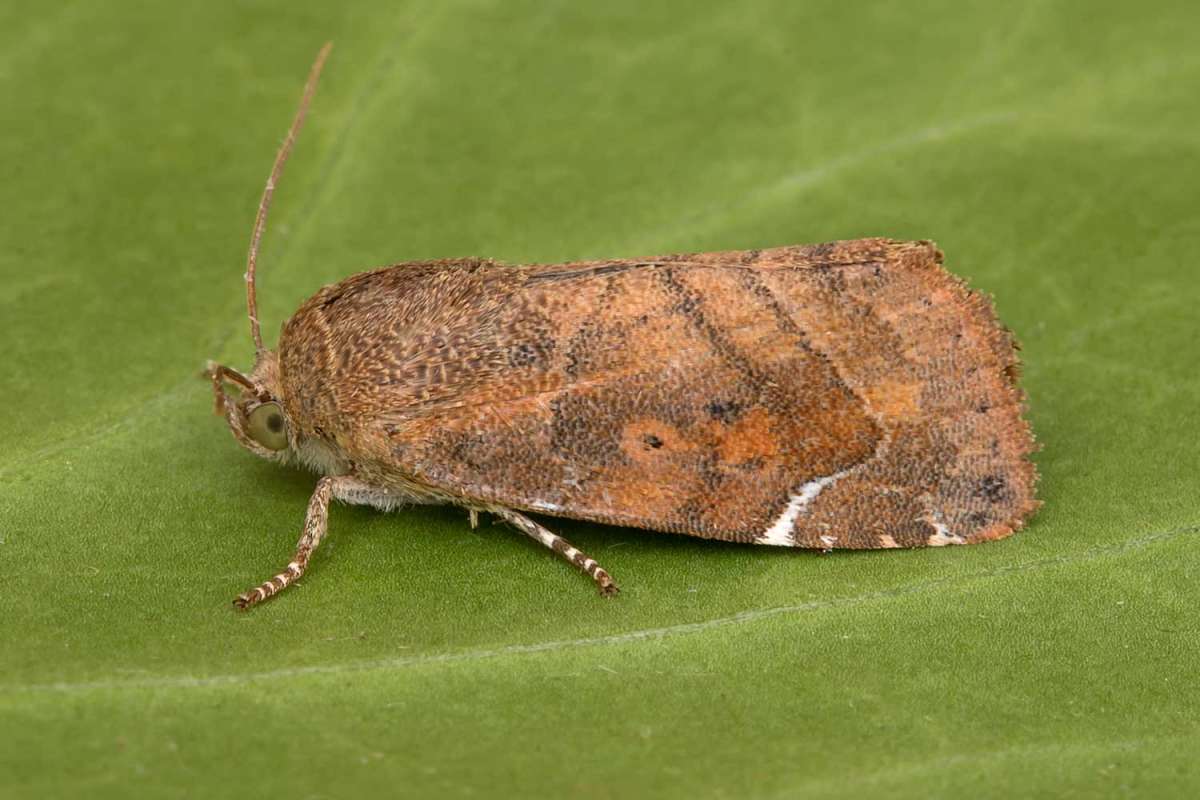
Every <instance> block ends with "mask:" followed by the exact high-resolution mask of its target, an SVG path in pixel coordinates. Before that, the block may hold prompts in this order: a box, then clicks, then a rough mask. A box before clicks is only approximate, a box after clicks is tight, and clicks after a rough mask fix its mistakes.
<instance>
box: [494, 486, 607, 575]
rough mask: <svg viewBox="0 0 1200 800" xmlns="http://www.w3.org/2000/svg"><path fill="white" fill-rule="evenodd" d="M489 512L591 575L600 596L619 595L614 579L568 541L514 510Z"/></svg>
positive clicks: (495, 508) (496, 508)
mask: <svg viewBox="0 0 1200 800" xmlns="http://www.w3.org/2000/svg"><path fill="white" fill-rule="evenodd" d="M488 511H490V512H492V513H493V514H495V515H496V516H498V517H500V518H501V519H503V520H504V521H505V522H508V523H510V524H511V525H513V526H514V527H516V528H517V530H519V531H520V532H521V533H523V534H525V535H526V536H528V537H529V538H531V539H536V540H537V541H539V542H541V543H542V544H544V545H546V547H549V548H550V549H551V550H553V551H554V552H555V553H558V555H559V556H561V557H562V558H563V559H565V560H566V561H569V562H570V563H572V564H574V565H575V566H576V567H577V568H579V569H580V570H581V571H583V572H585V573H587V574H588V575H590V576H591V578H592V580H594V581H595V582H596V586H597V587H598V588H599V589H600V594H601V595H603V596H604V597H612V596H613V595H615V594H616V593H617V585H616V584H615V583H613V579H612V578H610V577H609V576H608V573H607V572H605V571H604V570H603V569H602V568H601V566H600V565H599V564H597V563H596V562H595V561H593V560H592V559H591V558H589V557H588V556H586V555H584V554H583V553H581V552H579V550H577V549H575V547H573V546H572V545H571V543H570V542H568V541H567V540H566V539H564V538H562V537H561V536H559V535H558V534H556V533H551V532H550V531H548V530H546V529H545V528H543V527H542V526H541V525H538V524H537V523H536V522H534V521H533V520H531V519H530V518H529V517H527V516H525V515H524V514H518V513H517V512H516V511H513V510H512V509H509V508H502V507H500V506H492V507H490V508H488Z"/></svg>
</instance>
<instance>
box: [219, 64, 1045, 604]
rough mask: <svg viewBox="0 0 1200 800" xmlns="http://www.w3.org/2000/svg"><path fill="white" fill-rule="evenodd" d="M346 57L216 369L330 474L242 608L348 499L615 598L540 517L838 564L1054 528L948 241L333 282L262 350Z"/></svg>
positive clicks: (982, 300) (428, 268) (291, 573)
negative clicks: (284, 218)
mask: <svg viewBox="0 0 1200 800" xmlns="http://www.w3.org/2000/svg"><path fill="white" fill-rule="evenodd" d="M328 53H329V45H326V46H325V48H323V49H322V50H321V52H320V54H319V55H318V57H317V60H316V62H315V63H314V65H313V67H312V71H311V73H310V75H309V78H308V81H307V83H306V85H305V88H304V93H303V96H302V99H301V101H300V106H299V109H298V111H297V113H296V116H295V119H294V121H293V123H292V125H291V128H290V129H289V131H288V134H287V137H286V139H285V140H284V142H283V145H282V146H281V148H280V151H279V154H278V156H277V157H276V160H275V164H274V166H273V167H272V170H271V174H270V177H269V178H268V180H267V185H266V189H265V191H264V193H263V196H262V201H261V203H260V206H259V210H258V215H257V218H256V220H255V224H254V230H253V234H252V236H251V244H250V251H249V256H248V264H247V269H246V274H245V280H246V299H247V308H248V314H249V319H250V331H251V336H252V337H253V340H254V347H255V361H254V368H253V370H252V371H251V372H249V373H243V372H239V371H237V370H235V369H232V368H230V367H227V366H224V365H218V364H214V363H211V362H210V364H209V368H208V370H207V375H208V377H209V378H210V379H211V381H212V387H213V392H214V396H215V403H216V411H217V413H218V414H221V415H223V416H224V417H225V420H226V422H227V423H228V425H229V429H230V430H231V431H232V432H233V435H234V437H235V438H236V439H237V441H238V442H239V443H240V444H241V445H242V446H243V447H245V448H246V449H247V450H249V451H250V452H252V453H254V454H256V455H259V456H262V457H264V458H267V459H271V460H273V461H277V462H280V463H296V464H300V465H303V466H307V467H310V468H311V469H313V470H315V471H316V472H317V473H318V474H319V475H320V476H321V477H320V479H319V480H318V481H317V485H316V490H315V491H314V492H313V495H312V499H311V500H310V501H309V504H308V512H307V515H306V517H305V520H304V528H303V533H302V535H301V537H300V540H299V542H298V544H297V546H296V551H295V555H294V556H293V558H292V560H291V561H290V562H289V563H288V565H287V567H286V568H285V569H284V570H282V571H281V572H279V573H278V574H277V575H275V576H274V577H272V578H271V579H270V580H268V581H266V582H264V583H262V584H261V585H259V586H257V587H255V588H253V589H251V590H249V591H247V592H245V593H243V594H241V595H239V596H238V598H237V599H236V600H235V601H234V602H235V604H236V605H237V606H238V607H240V608H246V607H249V606H252V605H254V604H256V603H258V602H261V601H263V600H266V599H267V598H269V597H271V596H273V595H275V594H277V593H278V592H280V591H281V590H283V589H284V588H285V587H287V586H288V585H289V584H291V583H293V582H295V581H296V580H297V579H298V578H300V577H301V576H302V575H303V574H304V572H305V569H306V567H307V566H308V563H309V560H310V558H311V556H312V553H313V551H314V549H315V548H316V547H317V545H318V544H319V543H320V541H321V539H322V537H323V536H324V535H325V532H326V527H327V517H328V511H329V505H330V502H331V500H332V499H337V500H340V501H342V502H345V503H358V504H366V505H370V506H375V507H378V508H380V509H388V510H390V509H396V508H399V507H400V506H403V505H405V504H409V503H445V504H451V505H455V506H459V507H461V508H463V509H465V510H466V511H467V512H468V514H469V517H470V522H471V524H472V526H474V525H475V524H476V522H477V519H478V515H479V514H480V513H481V512H483V513H488V514H492V515H495V516H496V517H499V518H500V519H502V520H504V521H506V522H507V523H509V524H511V525H512V526H514V527H515V528H516V529H517V530H519V531H521V532H522V533H524V534H526V535H528V536H530V537H531V538H533V539H535V540H537V541H538V542H541V543H542V544H543V545H545V546H546V547H548V548H550V549H551V550H552V551H553V552H554V553H557V554H558V555H559V556H560V557H562V558H564V559H565V560H567V561H568V562H570V563H571V564H573V565H575V566H576V567H577V568H578V569H580V570H582V571H583V572H584V573H586V574H587V575H589V576H590V577H591V578H592V580H594V581H595V583H596V585H597V587H598V588H599V590H600V592H601V593H602V594H605V595H610V594H614V593H615V592H616V591H617V586H616V584H615V583H614V582H613V580H612V578H611V577H610V576H609V574H608V572H607V571H605V570H604V569H603V568H601V566H600V565H599V564H598V563H597V562H596V561H595V560H594V559H592V558H590V557H589V556H587V555H585V554H584V553H582V552H580V551H579V550H578V549H577V548H575V547H574V546H572V545H571V544H570V543H569V542H567V541H565V540H564V539H563V538H562V537H560V536H558V535H556V534H555V533H553V532H551V531H550V530H548V529H547V528H546V527H544V526H543V525H542V523H541V522H539V521H537V520H535V519H534V518H533V517H531V516H530V514H531V513H536V514H539V515H549V516H556V517H568V518H572V519H580V520H592V521H595V522H601V523H607V524H611V525H621V526H631V527H636V528H643V529H649V530H654V531H664V532H669V533H677V534H686V535H689V536H697V537H702V538H708V539H719V540H725V541H731V542H743V543H754V544H763V545H778V546H784V547H798V548H814V549H819V550H832V549H836V548H851V549H865V548H904V547H924V546H937V545H949V544H969V543H973V542H980V541H985V540H989V539H997V538H1000V537H1003V536H1007V535H1008V534H1010V533H1012V532H1013V531H1014V530H1016V529H1018V528H1020V527H1021V526H1022V524H1023V522H1024V521H1025V519H1026V518H1027V517H1028V516H1029V515H1030V514H1031V513H1032V512H1033V511H1034V510H1035V509H1036V507H1037V505H1038V503H1037V501H1036V500H1035V499H1034V483H1035V480H1036V473H1035V469H1034V466H1033V464H1032V462H1031V461H1030V459H1029V456H1030V454H1031V452H1032V451H1033V450H1034V441H1033V436H1032V434H1031V431H1030V427H1029V425H1028V424H1027V423H1026V421H1025V420H1024V418H1023V413H1024V396H1023V394H1022V392H1021V390H1020V389H1019V388H1018V385H1017V373H1018V360H1017V356H1016V352H1015V351H1016V346H1015V342H1014V340H1013V337H1012V336H1011V334H1010V333H1009V332H1008V330H1007V329H1005V328H1004V327H1003V326H1002V325H1000V323H999V322H998V321H997V319H996V316H995V313H994V312H993V309H992V305H991V302H990V300H989V299H988V298H987V297H986V296H984V295H982V294H979V293H977V292H974V291H972V290H971V289H969V288H968V287H967V286H966V285H965V284H964V283H963V282H962V281H961V280H959V279H958V278H956V277H954V276H952V275H951V274H949V273H948V272H946V271H945V270H944V269H943V268H942V266H941V263H942V254H941V253H940V252H939V251H938V249H937V248H936V247H935V246H934V245H933V244H932V243H930V242H925V241H918V242H903V241H892V240H888V239H860V240H855V241H842V242H832V243H826V244H817V245H806V246H794V247H776V248H772V249H764V250H748V251H734V252H722V253H699V254H692V255H669V256H656V257H653V258H637V259H613V260H604V261H587V262H579V263H570V264H549V265H520V266H506V265H502V264H499V263H496V262H493V261H489V260H486V259H455V260H445V261H422V262H415V263H405V264H397V265H395V266H390V267H385V268H383V269H376V270H373V271H370V272H363V273H360V274H357V275H353V276H351V277H349V278H346V279H345V280H343V281H341V282H340V283H336V284H334V285H331V286H326V287H324V288H323V289H321V290H320V291H318V292H317V293H316V294H315V295H313V296H312V297H311V298H309V299H308V300H307V301H306V302H305V303H304V304H303V305H302V306H301V307H300V309H299V310H298V311H296V313H295V314H294V315H293V316H292V317H291V318H290V319H288V320H287V321H286V322H285V323H284V325H283V327H282V331H281V333H280V336H279V341H278V345H277V346H276V348H275V349H274V350H270V349H268V348H267V347H266V346H265V345H264V343H263V339H262V334H261V331H260V325H259V320H258V311H257V304H256V299H255V264H256V260H257V256H258V250H259V243H260V240H261V237H262V233H263V230H264V227H265V224H266V217H267V211H268V209H269V207H270V203H271V197H272V194H273V192H274V189H275V186H276V183H277V182H278V179H279V176H280V174H281V172H282V169H283V166H284V164H285V162H286V160H287V157H288V154H289V153H290V152H291V149H292V146H293V144H294V142H295V138H296V135H297V134H298V132H299V129H300V127H301V125H302V123H303V121H304V117H305V113H306V111H307V109H308V106H309V103H310V101H311V99H312V95H313V92H314V91H315V88H316V83H317V79H318V77H319V74H320V71H321V68H322V65H323V64H324V62H325V59H326V57H327V55H328Z"/></svg>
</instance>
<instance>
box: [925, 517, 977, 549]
mask: <svg viewBox="0 0 1200 800" xmlns="http://www.w3.org/2000/svg"><path fill="white" fill-rule="evenodd" d="M929 524H930V525H932V526H933V530H934V531H935V533H931V534H930V535H929V538H928V539H927V540H926V544H928V545H929V546H930V547H945V546H946V545H948V544H966V543H967V541H966V539H964V538H963V537H961V536H959V535H958V534H956V533H951V532H950V529H949V528H947V527H946V523H944V522H931V523H929Z"/></svg>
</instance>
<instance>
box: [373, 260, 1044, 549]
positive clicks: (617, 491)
mask: <svg viewBox="0 0 1200 800" xmlns="http://www.w3.org/2000/svg"><path fill="white" fill-rule="evenodd" d="M939 260H940V254H939V253H937V251H936V250H935V249H934V248H933V247H932V246H930V245H928V244H925V243H892V242H886V241H881V240H862V241H858V242H847V243H839V244H836V245H824V246H816V247H808V248H780V249H776V250H766V251H751V252H737V253H717V254H704V255H696V256H669V257H664V258H656V259H648V260H643V261H618V262H598V263H587V264H574V265H556V266H547V267H538V268H504V267H500V266H495V265H489V266H487V267H486V268H483V269H481V270H477V271H475V272H472V273H471V276H472V277H471V280H473V281H475V282H476V283H477V284H478V285H477V287H476V289H475V290H473V291H476V292H477V297H476V299H475V300H474V301H471V302H473V303H474V304H475V305H476V306H477V307H478V308H479V310H480V313H479V314H478V315H477V316H475V317H473V318H471V319H470V321H469V322H466V323H463V324H464V327H463V328H462V330H461V331H456V330H453V329H452V328H453V326H447V325H445V324H442V323H438V322H436V318H437V317H438V313H440V312H434V313H433V315H431V317H430V322H429V323H428V326H431V330H432V329H434V328H436V329H437V332H436V333H434V334H430V331H429V330H426V331H423V332H419V333H414V331H412V330H410V331H409V335H410V336H412V335H416V336H417V338H418V339H420V340H421V341H425V339H426V338H428V336H430V335H433V336H434V338H435V339H439V337H440V339H439V341H440V344H439V342H434V344H435V345H438V346H440V347H441V348H442V349H441V350H437V349H436V348H435V349H434V350H429V349H428V348H426V349H425V350H424V351H423V352H422V353H421V354H420V355H419V357H418V358H416V359H414V360H412V361H411V362H410V363H409V364H408V365H407V366H406V367H405V368H404V369H400V370H399V371H397V372H395V373H394V374H396V375H400V374H407V375H409V376H410V377H409V378H408V379H407V380H405V379H397V380H396V381H395V386H394V388H393V389H392V390H391V391H392V394H391V395H386V396H383V397H381V398H380V399H379V400H377V401H376V402H374V403H373V404H372V407H375V408H378V409H380V411H379V413H378V414H377V415H376V417H375V418H374V419H373V420H372V424H373V425H374V426H375V427H376V428H377V429H378V430H381V431H382V432H384V433H385V434H386V441H387V448H388V452H387V453H379V457H380V463H381V464H383V463H385V462H387V461H388V459H390V463H392V464H395V465H399V467H400V468H401V469H402V470H403V472H404V474H405V476H407V477H411V478H412V479H414V480H415V481H416V482H418V483H420V484H423V485H427V486H430V487H434V488H435V489H437V490H438V491H440V492H442V493H444V494H446V495H450V496H452V497H458V498H461V499H462V500H463V501H464V502H467V503H472V504H483V505H486V504H498V505H504V506H510V507H516V508H521V509H526V510H534V511H542V512H546V513H551V514H558V515H562V516H568V517H573V518H580V519H590V520H597V521H601V522H608V523H613V524H619V525H631V526H637V527H643V528H650V529H656V530H663V531H673V532H679V533H687V534H691V535H696V536H704V537H713V538H722V539H729V540H737V541H752V542H760V543H766V544H782V545H796V546H809V547H825V548H829V547H887V546H914V545H924V544H945V543H952V542H965V541H973V540H976V539H979V538H994V537H996V536H1000V535H1004V534H1006V533H1008V532H1011V530H1013V529H1014V528H1015V527H1017V526H1019V524H1020V522H1021V520H1022V519H1023V517H1024V516H1025V515H1026V514H1027V513H1028V512H1029V511H1030V510H1031V509H1032V508H1033V505H1034V504H1033V501H1032V485H1033V478H1034V475H1033V469H1032V466H1031V465H1030V464H1029V463H1028V460H1027V459H1026V455H1027V454H1028V452H1029V450H1030V449H1032V440H1031V437H1030V435H1029V432H1028V428H1027V426H1025V424H1024V422H1023V421H1022V420H1021V418H1020V411H1021V396H1020V393H1019V392H1018V391H1017V390H1016V389H1015V387H1014V385H1013V372H1014V368H1015V367H1014V365H1015V359H1014V357H1013V346H1012V342H1011V340H1010V338H1009V337H1008V335H1007V333H1006V332H1004V331H1003V329H1002V328H1000V327H999V326H998V325H997V323H996V322H995V320H994V317H993V316H992V314H991V309H990V304H988V303H987V301H986V299H983V298H981V297H979V296H978V295H975V294H972V293H970V292H969V291H968V290H966V289H965V287H963V286H962V285H961V283H960V282H958V281H957V279H954V278H952V277H951V276H949V275H948V274H947V273H945V272H944V271H943V270H942V269H941V268H940V266H939V265H938V261H939ZM461 294H462V296H463V297H469V296H471V291H468V290H465V289H464V290H463V291H462V292H461ZM460 316H461V315H460ZM456 337H457V338H456ZM451 340H453V341H455V342H457V344H448V342H450V341H451ZM414 352H415V351H414ZM418 362H422V364H423V366H422V367H421V368H420V370H419V371H420V374H421V375H422V376H424V377H423V379H422V380H423V383H422V382H421V381H417V382H416V383H414V378H413V376H415V375H416V374H417V371H418V366H417V364H418ZM466 365H469V366H466ZM451 369H452V371H453V374H451V373H450V372H448V371H447V370H451ZM387 397H391V398H393V399H392V400H390V401H389V400H388V399H387Z"/></svg>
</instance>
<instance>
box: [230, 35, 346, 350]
mask: <svg viewBox="0 0 1200 800" xmlns="http://www.w3.org/2000/svg"><path fill="white" fill-rule="evenodd" d="M332 47H333V42H326V43H325V46H324V47H322V48H321V52H319V53H317V60H316V61H314V62H313V65H312V69H311V70H309V73H308V81H307V82H306V83H305V84H304V94H303V96H301V98H300V107H299V108H298V109H296V117H295V119H293V120H292V127H290V128H288V132H287V138H285V139H284V140H283V144H282V145H280V147H279V153H278V154H277V155H276V156H275V166H273V167H271V174H270V176H269V177H268V178H267V187H266V188H265V189H263V195H262V200H260V201H259V203H258V216H257V217H256V218H255V219H254V233H253V235H251V237H250V254H249V256H247V258H246V310H247V311H248V312H249V314H250V335H251V336H253V337H254V353H255V355H256V356H257V355H258V354H259V353H261V352H262V351H263V350H265V349H266V348H264V347H263V341H262V331H261V330H259V325H258V300H257V298H256V297H255V295H254V266H255V264H256V263H257V262H258V246H259V243H260V242H261V240H262V235H263V229H264V228H266V226H267V211H268V210H270V208H271V195H273V194H275V184H276V183H277V182H278V181H279V176H280V175H282V174H283V165H284V164H286V163H287V160H288V156H289V155H291V154H292V146H293V145H295V144H296V136H297V135H298V134H299V133H300V127H301V126H302V125H304V115H305V114H307V113H308V104H309V103H310V102H311V101H312V98H313V94H314V93H315V92H316V91H317V79H318V78H320V77H321V68H322V67H324V66H325V59H326V58H328V56H329V50H330V48H332Z"/></svg>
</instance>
